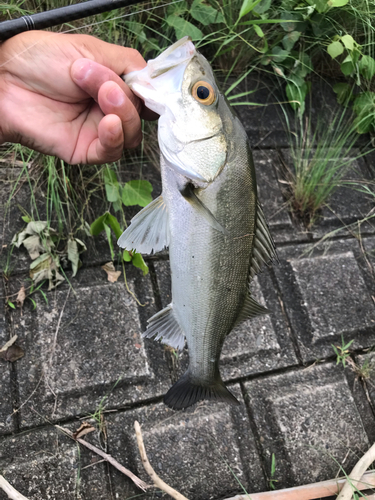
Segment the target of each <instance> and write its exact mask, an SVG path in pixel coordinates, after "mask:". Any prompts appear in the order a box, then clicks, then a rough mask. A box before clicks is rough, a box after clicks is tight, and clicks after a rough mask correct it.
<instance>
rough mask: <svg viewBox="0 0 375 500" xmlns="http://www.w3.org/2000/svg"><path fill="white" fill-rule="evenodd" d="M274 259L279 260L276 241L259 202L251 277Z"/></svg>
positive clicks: (250, 270)
mask: <svg viewBox="0 0 375 500" xmlns="http://www.w3.org/2000/svg"><path fill="white" fill-rule="evenodd" d="M274 260H278V259H277V253H276V247H275V243H274V241H273V238H272V236H271V233H270V230H269V227H268V224H267V221H266V218H265V216H264V213H263V210H262V207H261V206H260V203H258V206H257V220H256V224H255V236H254V245H253V253H252V257H251V261H250V269H249V275H250V279H252V278H254V276H255V275H256V274H258V273H259V271H260V270H261V267H262V265H263V264H266V265H267V266H268V265H269V264H271V263H272V262H273V261H274Z"/></svg>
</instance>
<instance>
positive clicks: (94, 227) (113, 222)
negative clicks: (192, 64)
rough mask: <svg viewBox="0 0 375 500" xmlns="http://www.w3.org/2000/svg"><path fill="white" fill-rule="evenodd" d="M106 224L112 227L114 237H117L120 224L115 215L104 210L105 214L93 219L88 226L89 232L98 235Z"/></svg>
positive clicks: (118, 236) (119, 233) (119, 231)
mask: <svg viewBox="0 0 375 500" xmlns="http://www.w3.org/2000/svg"><path fill="white" fill-rule="evenodd" d="M106 225H109V226H110V227H111V228H112V230H113V232H114V233H115V236H116V238H117V239H119V238H120V236H121V234H122V231H121V227H120V224H119V222H118V220H117V219H116V217H115V216H114V215H112V214H110V213H109V212H106V213H105V214H103V215H101V216H100V217H98V218H97V219H96V220H94V222H93V223H92V224H91V226H90V233H91V234H92V235H93V236H98V235H99V234H100V233H101V232H102V231H104V230H105V226H106ZM108 229H109V228H108Z"/></svg>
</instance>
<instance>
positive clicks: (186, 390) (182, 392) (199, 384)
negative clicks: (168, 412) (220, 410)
mask: <svg viewBox="0 0 375 500" xmlns="http://www.w3.org/2000/svg"><path fill="white" fill-rule="evenodd" d="M204 399H213V400H215V401H222V402H225V403H229V404H235V405H239V404H240V403H239V402H238V400H237V398H235V397H234V396H233V394H232V393H231V392H230V391H229V390H228V389H227V388H226V387H225V385H224V382H223V381H222V379H221V377H220V374H219V373H218V374H217V376H216V377H215V379H214V380H213V381H212V383H211V384H209V383H207V382H205V381H203V380H202V381H200V380H197V379H195V378H193V377H192V375H191V373H190V371H189V370H188V371H187V372H186V373H185V374H184V375H183V376H182V377H181V378H180V380H178V381H177V382H176V383H175V384H174V385H173V386H172V387H171V388H170V389H169V391H168V392H167V394H166V395H165V396H164V403H165V404H166V405H167V406H169V407H170V408H172V409H173V410H182V409H183V408H188V407H189V406H191V405H193V404H195V403H198V401H202V400H204Z"/></svg>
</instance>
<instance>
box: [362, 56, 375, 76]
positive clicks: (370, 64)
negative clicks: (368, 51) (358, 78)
mask: <svg viewBox="0 0 375 500" xmlns="http://www.w3.org/2000/svg"><path fill="white" fill-rule="evenodd" d="M358 67H359V72H360V73H361V75H363V76H364V77H365V78H367V79H368V80H371V79H372V77H373V76H374V75H375V60H374V59H373V58H372V57H371V56H362V57H361V59H360V61H359V63H358Z"/></svg>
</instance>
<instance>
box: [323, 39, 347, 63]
mask: <svg viewBox="0 0 375 500" xmlns="http://www.w3.org/2000/svg"><path fill="white" fill-rule="evenodd" d="M327 52H328V54H329V55H330V56H331V57H332V59H335V58H336V57H337V56H339V55H340V54H342V53H343V52H344V46H343V45H342V43H341V42H332V43H330V44H329V45H328V47H327Z"/></svg>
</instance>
